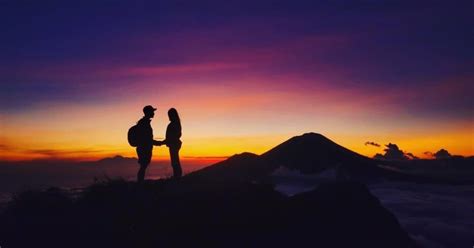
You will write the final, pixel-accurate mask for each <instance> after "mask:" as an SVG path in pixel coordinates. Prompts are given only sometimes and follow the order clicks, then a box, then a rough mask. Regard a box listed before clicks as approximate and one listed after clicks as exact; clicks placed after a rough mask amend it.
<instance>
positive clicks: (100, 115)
mask: <svg viewBox="0 0 474 248" xmlns="http://www.w3.org/2000/svg"><path fill="white" fill-rule="evenodd" d="M282 80H286V79H282ZM144 83H145V84H146V85H148V86H147V87H149V90H148V91H146V92H142V93H141V95H140V97H139V98H137V97H133V96H131V97H125V98H119V99H114V98H111V99H108V100H107V101H103V102H101V103H94V102H92V103H88V104H74V103H69V104H61V105H54V104H43V105H40V106H37V107H36V108H33V109H29V110H26V111H22V112H17V113H9V114H2V115H0V120H1V130H2V132H1V133H0V140H1V143H0V145H1V147H0V149H1V150H0V151H1V154H0V160H32V159H71V160H97V159H101V158H104V157H111V156H115V155H122V156H127V157H135V156H136V154H135V150H134V148H133V147H130V146H129V145H128V143H127V141H126V133H127V130H128V128H129V127H130V126H132V125H133V124H134V123H135V122H136V121H137V120H138V119H140V118H141V117H142V113H141V107H142V106H144V105H148V104H152V105H155V106H156V107H158V111H157V113H156V116H155V118H154V119H153V121H152V127H153V129H154V135H155V139H157V140H160V139H163V137H164V132H165V129H166V125H167V123H168V120H167V116H166V111H167V109H168V108H170V107H175V108H177V109H178V112H179V113H180V116H181V119H182V125H183V137H182V140H183V142H184V145H183V148H182V150H181V156H182V157H188V158H200V157H228V156H232V155H233V154H236V153H242V152H252V153H256V154H261V153H263V152H265V151H267V150H269V149H271V148H272V147H274V146H276V145H278V144H280V143H282V142H284V141H285V140H287V139H289V138H291V137H293V136H296V135H301V134H303V133H306V132H317V133H321V134H323V135H325V136H326V137H328V138H329V139H331V140H333V141H335V142H336V143H338V144H340V145H342V146H345V147H347V148H348V149H351V150H353V151H355V152H358V153H360V154H362V155H365V156H369V157H372V156H373V155H375V154H376V153H383V148H384V147H383V145H384V144H388V143H389V142H391V143H395V144H397V145H398V146H399V147H400V149H402V150H403V151H406V152H411V153H413V154H415V155H416V156H418V157H420V158H428V157H427V155H425V154H424V152H426V151H429V152H436V151H438V150H439V149H441V148H444V149H447V150H448V151H449V152H450V153H452V154H456V155H463V156H471V155H473V154H474V145H473V140H474V125H473V122H472V120H465V121H456V120H446V121H443V120H437V119H431V120H430V119H425V118H417V117H414V116H406V115H405V113H404V110H403V109H401V108H400V107H397V105H396V104H394V103H393V102H396V101H399V100H398V98H397V96H398V93H397V92H394V93H392V94H386V95H384V96H379V95H377V94H373V93H371V92H366V91H364V90H359V89H344V90H341V89H334V88H331V87H328V86H324V87H323V86H321V87H313V88H297V89H294V88H293V89H290V88H287V86H286V85H284V84H275V85H274V87H270V88H268V86H267V85H268V84H269V82H266V81H265V79H263V78H262V79H259V78H249V79H246V80H245V85H247V86H246V88H245V89H243V88H242V87H241V84H240V83H239V82H238V81H232V80H231V81H227V83H226V84H220V85H221V86H215V85H219V84H218V82H207V83H203V85H201V86H197V85H186V86H185V87H184V86H182V85H178V84H172V83H170V84H168V85H166V86H163V85H162V86H161V90H160V91H158V90H157V89H156V88H155V87H154V86H153V83H154V81H153V80H151V81H146V82H144ZM322 85H324V84H322ZM117 90H118V89H115V91H117ZM133 90H134V89H133V88H132V89H130V91H132V92H133ZM110 94H112V95H114V90H113V91H112V93H110ZM117 94H118V93H117ZM137 99H138V100H137ZM387 111H389V112H390V113H391V114H389V115H388V114H387V113H386V112H387ZM367 141H375V142H377V143H379V144H381V145H382V147H372V146H366V145H364V143H365V142H367ZM167 157H168V151H167V149H166V147H156V148H155V150H154V158H155V159H167Z"/></svg>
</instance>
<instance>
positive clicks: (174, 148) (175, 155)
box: [163, 108, 183, 178]
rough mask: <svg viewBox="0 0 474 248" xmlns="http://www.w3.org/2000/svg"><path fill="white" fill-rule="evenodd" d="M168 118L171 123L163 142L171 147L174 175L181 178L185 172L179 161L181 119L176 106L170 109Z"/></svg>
mask: <svg viewBox="0 0 474 248" xmlns="http://www.w3.org/2000/svg"><path fill="white" fill-rule="evenodd" d="M168 118H169V119H170V123H169V124H168V127H167V128H166V138H165V140H163V144H166V146H167V147H168V148H169V149H170V159H171V167H173V177H174V178H179V177H181V175H182V174H183V171H182V169H181V163H180V162H179V149H181V144H182V142H181V140H180V138H181V120H180V119H179V115H178V111H176V109H175V108H170V109H169V110H168Z"/></svg>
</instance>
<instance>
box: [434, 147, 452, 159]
mask: <svg viewBox="0 0 474 248" xmlns="http://www.w3.org/2000/svg"><path fill="white" fill-rule="evenodd" d="M433 156H434V157H435V158H436V159H443V158H450V157H452V155H451V154H450V153H449V152H448V151H446V150H445V149H441V150H439V151H437V152H435V153H434V154H433Z"/></svg>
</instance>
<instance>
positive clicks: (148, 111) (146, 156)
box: [137, 105, 160, 183]
mask: <svg viewBox="0 0 474 248" xmlns="http://www.w3.org/2000/svg"><path fill="white" fill-rule="evenodd" d="M155 110H156V108H153V107H152V106H150V105H148V106H145V107H144V108H143V113H144V114H145V116H143V118H141V119H140V120H139V121H138V123H137V126H138V127H139V129H138V130H139V132H140V144H139V145H138V146H137V155H138V163H139V164H140V169H139V170H138V173H137V182H139V183H141V182H143V181H144V180H145V171H146V168H147V167H148V165H149V164H150V162H151V156H152V154H153V145H160V142H158V141H156V140H154V139H153V129H152V128H151V124H150V122H151V118H153V117H154V116H155Z"/></svg>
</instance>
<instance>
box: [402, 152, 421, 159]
mask: <svg viewBox="0 0 474 248" xmlns="http://www.w3.org/2000/svg"><path fill="white" fill-rule="evenodd" d="M405 155H406V156H408V157H409V158H411V159H419V157H417V156H415V155H413V153H411V152H407V153H405Z"/></svg>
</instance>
